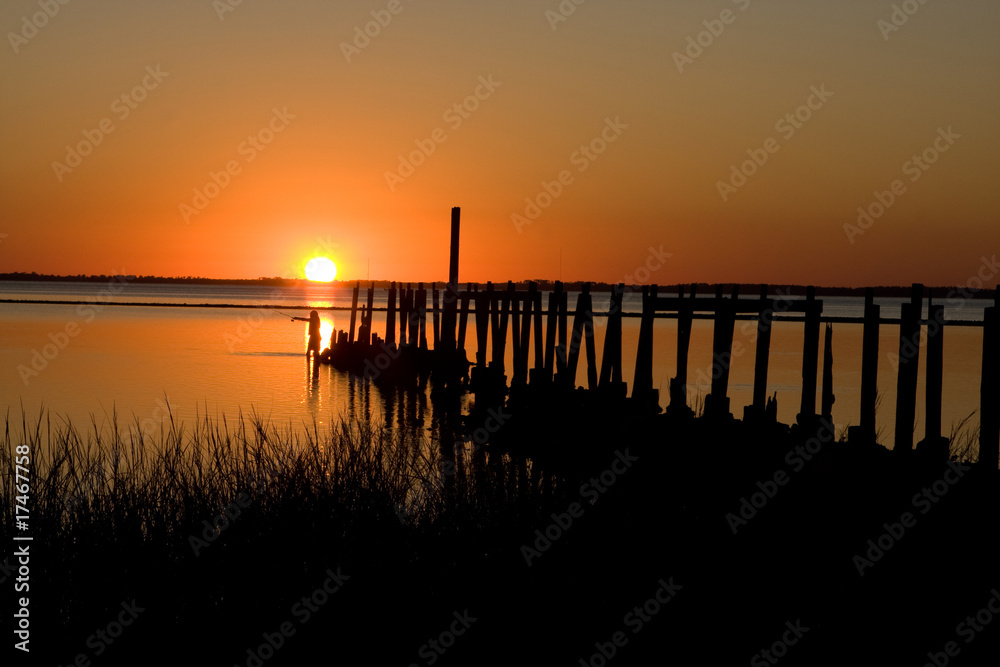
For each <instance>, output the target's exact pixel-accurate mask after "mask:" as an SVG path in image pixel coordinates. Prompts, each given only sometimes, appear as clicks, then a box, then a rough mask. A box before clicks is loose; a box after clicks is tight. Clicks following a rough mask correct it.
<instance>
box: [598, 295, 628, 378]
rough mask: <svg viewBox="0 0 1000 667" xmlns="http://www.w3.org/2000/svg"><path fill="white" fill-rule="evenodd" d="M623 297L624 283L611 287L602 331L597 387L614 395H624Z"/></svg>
mask: <svg viewBox="0 0 1000 667" xmlns="http://www.w3.org/2000/svg"><path fill="white" fill-rule="evenodd" d="M624 297H625V285H624V283H618V284H617V285H615V286H614V287H613V288H611V304H610V306H609V308H608V324H607V328H606V330H605V332H604V351H603V352H602V353H601V377H600V379H599V381H598V387H600V388H601V389H602V390H604V391H608V392H612V393H614V394H615V395H616V396H619V395H620V396H624V395H625V390H626V388H625V386H624V383H623V382H622V301H623V300H624Z"/></svg>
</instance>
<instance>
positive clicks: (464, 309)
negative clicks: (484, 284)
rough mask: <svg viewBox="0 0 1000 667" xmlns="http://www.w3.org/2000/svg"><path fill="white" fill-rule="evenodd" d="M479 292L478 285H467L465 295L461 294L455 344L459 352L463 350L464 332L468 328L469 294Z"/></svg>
mask: <svg viewBox="0 0 1000 667" xmlns="http://www.w3.org/2000/svg"><path fill="white" fill-rule="evenodd" d="M478 291H479V285H471V284H470V285H467V286H466V289H465V293H464V294H462V299H461V306H460V308H459V311H458V340H457V341H456V342H455V344H456V347H457V348H458V349H459V350H464V349H465V332H466V330H467V328H468V326H469V299H470V296H469V294H470V293H475V292H478Z"/></svg>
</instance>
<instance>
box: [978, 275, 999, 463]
mask: <svg viewBox="0 0 1000 667" xmlns="http://www.w3.org/2000/svg"><path fill="white" fill-rule="evenodd" d="M994 303H995V305H993V306H991V307H989V308H986V309H985V310H984V311H983V374H982V380H981V382H980V386H979V465H980V466H982V467H983V468H985V469H986V470H990V471H995V470H996V469H997V463H998V459H1000V290H998V292H997V296H996V299H995V300H994Z"/></svg>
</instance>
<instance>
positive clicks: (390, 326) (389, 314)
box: [385, 281, 396, 346]
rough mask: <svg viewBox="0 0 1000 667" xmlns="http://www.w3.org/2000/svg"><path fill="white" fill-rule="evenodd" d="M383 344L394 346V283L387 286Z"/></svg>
mask: <svg viewBox="0 0 1000 667" xmlns="http://www.w3.org/2000/svg"><path fill="white" fill-rule="evenodd" d="M385 344H386V345H390V346H392V345H395V344H396V283H395V281H393V282H392V283H390V284H389V298H388V301H387V302H386V308H385Z"/></svg>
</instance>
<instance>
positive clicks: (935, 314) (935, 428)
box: [924, 297, 944, 440]
mask: <svg viewBox="0 0 1000 667" xmlns="http://www.w3.org/2000/svg"><path fill="white" fill-rule="evenodd" d="M943 376H944V304H940V303H930V298H929V297H928V303H927V381H926V384H925V389H926V392H925V407H926V410H927V415H926V421H925V425H924V438H925V439H926V440H931V439H934V440H937V439H939V438H940V437H941V392H942V389H943V386H942V385H943Z"/></svg>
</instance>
